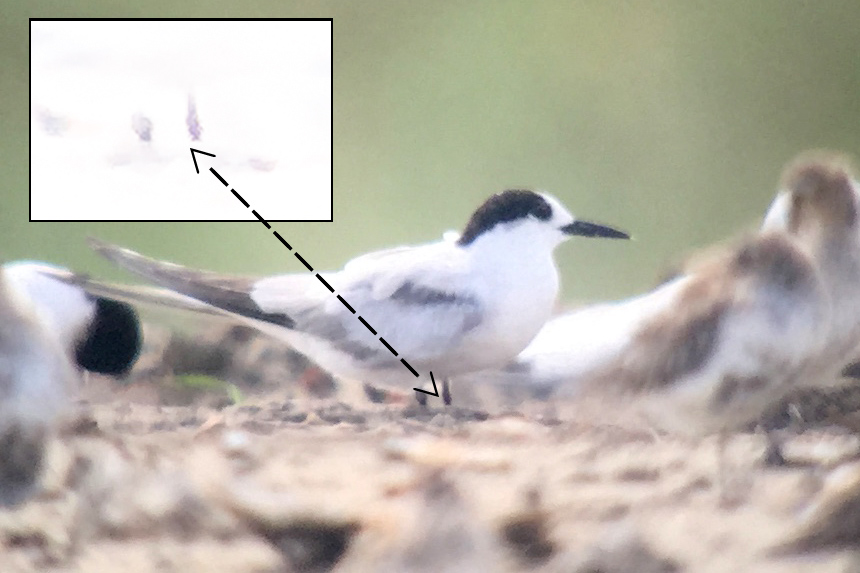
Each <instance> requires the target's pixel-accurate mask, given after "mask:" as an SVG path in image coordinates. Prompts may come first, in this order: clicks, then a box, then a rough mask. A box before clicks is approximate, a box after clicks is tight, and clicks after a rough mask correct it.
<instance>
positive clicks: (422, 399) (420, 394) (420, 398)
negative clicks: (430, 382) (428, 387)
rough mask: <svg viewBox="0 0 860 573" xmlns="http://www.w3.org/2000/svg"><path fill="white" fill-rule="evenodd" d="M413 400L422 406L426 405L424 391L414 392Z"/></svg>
mask: <svg viewBox="0 0 860 573" xmlns="http://www.w3.org/2000/svg"><path fill="white" fill-rule="evenodd" d="M415 400H416V401H417V402H418V405H419V406H421V407H422V408H426V407H427V394H425V393H424V392H415Z"/></svg>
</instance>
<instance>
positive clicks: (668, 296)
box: [482, 156, 860, 434]
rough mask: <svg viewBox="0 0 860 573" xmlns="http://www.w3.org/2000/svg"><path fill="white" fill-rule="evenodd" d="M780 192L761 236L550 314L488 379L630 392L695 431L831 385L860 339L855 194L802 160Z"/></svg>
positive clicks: (820, 166)
mask: <svg viewBox="0 0 860 573" xmlns="http://www.w3.org/2000/svg"><path fill="white" fill-rule="evenodd" d="M783 189H784V191H782V192H781V193H780V194H779V195H778V196H777V199H776V200H775V202H774V204H773V206H772V207H771V209H770V212H769V214H768V216H767V217H766V218H765V223H764V225H763V228H762V231H761V232H760V233H758V234H756V235H753V236H750V237H747V238H745V239H744V240H742V241H741V242H739V243H738V244H736V245H734V246H732V247H729V248H728V249H726V250H724V251H723V252H722V253H720V254H718V255H715V256H712V257H710V258H709V259H707V260H706V261H705V262H703V263H699V264H696V265H694V266H693V267H692V268H688V269H686V270H685V272H684V273H682V274H681V275H680V276H678V277H677V278H675V279H674V280H671V281H669V282H667V283H665V284H663V285H661V286H660V287H658V288H657V289H655V290H654V291H652V292H651V293H648V294H646V295H642V296H640V297H635V298H632V299H628V300H625V301H621V302H617V303H611V304H600V305H594V306H590V307H586V308H583V309H580V310H577V311H574V312H572V313H569V314H565V315H562V316H559V317H557V318H555V319H552V320H550V321H549V322H548V323H547V324H546V326H545V327H544V328H543V330H542V331H541V332H540V333H539V334H538V335H537V337H536V338H535V340H534V341H533V342H532V343H531V344H530V345H529V346H528V347H527V348H526V349H525V350H524V351H523V352H522V353H521V354H520V355H519V356H518V357H517V359H516V360H515V361H514V362H512V363H511V364H509V365H508V366H507V367H506V368H504V369H503V370H501V371H498V372H487V373H485V374H482V377H483V378H491V379H495V380H500V381H502V382H503V383H507V384H525V385H528V384H536V385H543V386H547V387H551V388H557V389H558V390H559V391H560V392H563V393H579V392H590V391H595V392H600V393H606V394H607V395H611V396H614V397H617V398H620V397H622V396H631V395H635V396H637V397H638V398H639V399H642V398H644V399H645V400H644V401H645V403H647V404H649V407H647V408H646V411H647V410H650V412H651V415H650V416H649V418H650V419H651V421H652V422H653V423H655V424H656V425H657V426H659V427H664V428H667V429H671V430H673V431H680V432H683V433H694V434H698V433H707V432H714V431H722V430H726V429H731V428H736V427H739V426H743V425H745V424H748V423H750V422H752V421H755V419H756V418H757V416H759V415H760V414H761V413H762V411H763V409H764V408H766V407H767V406H768V405H770V404H772V403H774V402H776V401H778V400H779V399H781V398H782V397H784V396H785V395H786V394H787V393H788V392H790V391H791V390H793V389H795V388H797V387H798V386H803V385H823V384H831V383H833V382H834V381H835V380H836V379H837V377H838V375H839V371H840V370H841V369H842V367H843V366H844V365H845V364H846V363H847V361H848V359H849V358H851V352H852V351H853V349H854V348H855V346H856V343H857V341H858V340H860V290H858V288H857V285H858V284H860V242H858V240H860V239H858V216H857V214H858V211H859V210H860V200H859V199H858V196H860V191H858V185H857V183H856V182H854V181H853V180H852V178H851V176H850V174H849V172H848V171H847V169H846V168H844V167H843V166H842V164H841V163H840V162H838V161H834V160H833V159H831V158H829V157H828V158H818V157H816V158H808V157H805V156H804V157H802V158H801V159H799V160H797V161H795V162H794V163H793V164H792V165H791V166H790V167H789V168H788V169H787V170H786V174H785V176H784V185H783ZM672 404H674V406H673V405H672Z"/></svg>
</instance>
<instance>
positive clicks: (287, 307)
mask: <svg viewBox="0 0 860 573" xmlns="http://www.w3.org/2000/svg"><path fill="white" fill-rule="evenodd" d="M448 249H451V246H450V245H445V244H431V245H425V246H422V247H415V248H400V249H392V250H389V251H385V252H383V253H378V254H374V255H373V256H364V257H361V258H360V259H356V260H354V261H352V262H351V263H350V264H348V265H347V266H346V268H345V269H344V270H343V271H341V272H339V273H333V274H331V275H329V276H326V279H327V280H328V282H330V284H331V286H332V287H333V289H334V290H335V293H330V292H329V291H328V290H326V289H325V288H324V287H322V286H321V285H320V284H307V283H306V284H304V285H301V288H302V290H301V291H298V290H297V288H296V287H297V286H298V283H297V282H296V281H295V280H294V278H293V277H289V276H285V277H272V278H270V279H264V280H262V281H260V282H259V283H258V284H257V285H256V286H255V289H254V292H253V293H252V297H253V298H254V300H255V301H256V302H257V303H258V304H259V306H260V308H261V309H263V310H264V311H266V312H283V313H285V314H287V315H289V316H290V317H292V318H293V320H294V321H295V324H294V327H293V328H294V329H295V330H297V331H302V332H307V333H308V334H311V335H314V336H316V337H318V338H321V339H324V340H327V341H329V342H331V343H333V344H334V345H335V346H336V347H337V348H338V349H340V350H342V351H344V352H347V353H349V354H350V355H352V356H353V357H354V358H356V359H358V360H359V361H362V362H364V363H365V364H369V365H377V364H382V363H384V362H387V361H391V359H392V358H394V357H395V355H394V354H393V352H391V350H389V349H387V348H386V347H385V346H384V345H383V344H382V343H380V340H379V338H380V337H382V338H383V339H384V340H385V341H386V342H387V343H388V344H389V345H390V346H391V347H392V348H394V349H395V351H396V352H397V353H398V355H404V356H405V357H407V359H408V360H409V361H410V362H413V361H415V362H417V363H421V362H422V361H423V360H433V359H436V358H437V357H439V356H440V355H444V354H447V353H448V352H449V351H450V350H451V349H452V348H454V347H456V346H457V345H458V344H460V342H461V341H462V339H463V337H464V336H465V335H466V334H467V333H469V332H470V331H471V330H473V329H474V328H475V327H477V326H478V325H479V324H480V323H481V321H482V320H483V308H482V305H481V303H480V301H479V299H478V297H477V296H476V294H475V293H473V292H469V291H467V290H463V289H462V288H460V289H457V288H454V287H456V286H457V285H462V283H463V282H464V281H463V268H464V267H463V260H462V256H461V254H460V253H458V252H457V251H456V250H451V251H450V252H449V251H448ZM314 282H316V281H314Z"/></svg>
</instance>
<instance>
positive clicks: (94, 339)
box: [75, 298, 143, 376]
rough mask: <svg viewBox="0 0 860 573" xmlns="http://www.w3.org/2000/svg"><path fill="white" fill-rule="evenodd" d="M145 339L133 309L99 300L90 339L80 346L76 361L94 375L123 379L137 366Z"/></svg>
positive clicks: (122, 303)
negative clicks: (99, 374) (120, 377)
mask: <svg viewBox="0 0 860 573" xmlns="http://www.w3.org/2000/svg"><path fill="white" fill-rule="evenodd" d="M142 338H143V336H142V334H141V329H140V321H139V320H138V317H137V312H136V311H135V310H134V308H132V307H131V305H129V304H126V303H124V302H119V301H116V300H111V299H107V298H97V299H96V312H95V316H94V317H93V322H92V324H91V325H90V329H89V331H88V336H87V337H86V338H85V339H84V340H83V341H81V343H80V345H79V346H78V348H77V350H76V352H75V358H76V361H77V363H78V364H79V365H80V366H81V367H82V368H85V369H87V370H90V371H92V372H99V373H101V374H111V375H115V376H116V375H121V374H124V373H126V372H128V371H129V370H130V369H131V367H132V366H133V365H134V362H135V360H136V359H137V356H138V354H139V353H140V348H141V344H142Z"/></svg>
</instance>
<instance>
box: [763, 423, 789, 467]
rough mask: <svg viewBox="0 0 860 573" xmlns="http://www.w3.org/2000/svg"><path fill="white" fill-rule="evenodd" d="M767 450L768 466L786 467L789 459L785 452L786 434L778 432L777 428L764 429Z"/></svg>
mask: <svg viewBox="0 0 860 573" xmlns="http://www.w3.org/2000/svg"><path fill="white" fill-rule="evenodd" d="M764 439H765V450H764V460H763V461H764V465H765V466H768V467H785V466H787V465H788V461H786V459H785V455H784V453H783V450H784V445H785V435H784V434H780V433H777V430H771V431H768V430H764Z"/></svg>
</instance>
